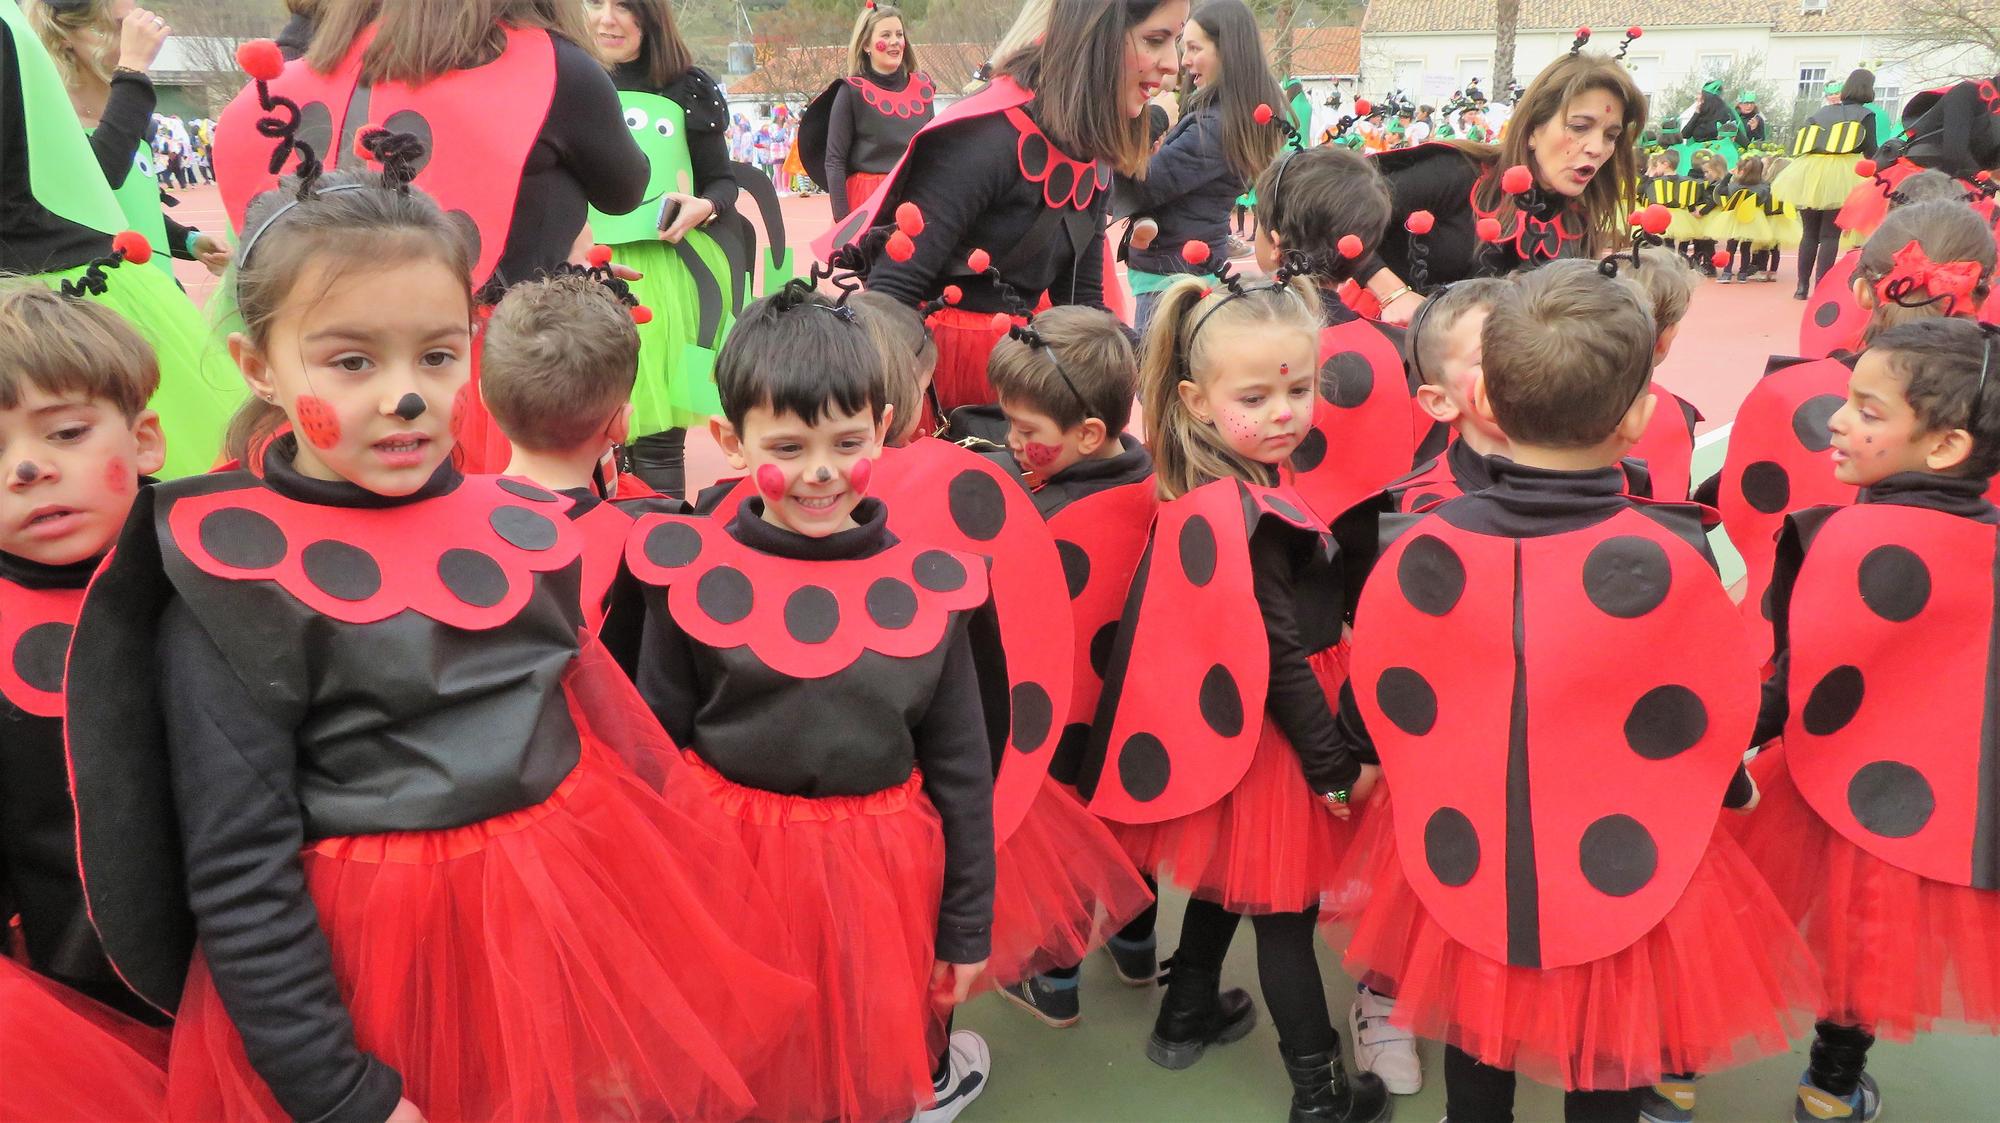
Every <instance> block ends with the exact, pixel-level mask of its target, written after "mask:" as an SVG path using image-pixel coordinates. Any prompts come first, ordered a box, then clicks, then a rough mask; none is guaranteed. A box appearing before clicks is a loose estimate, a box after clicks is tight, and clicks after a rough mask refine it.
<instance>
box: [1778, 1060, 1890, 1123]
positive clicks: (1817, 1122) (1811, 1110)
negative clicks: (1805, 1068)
mask: <svg viewBox="0 0 2000 1123" xmlns="http://www.w3.org/2000/svg"><path fill="white" fill-rule="evenodd" d="M1881 1116H1882V1090H1881V1089H1879V1088H1877V1087H1876V1086H1875V1078H1874V1077H1872V1076H1870V1075H1868V1074H1867V1073H1865V1072H1864V1073H1862V1074H1861V1083H1859V1084H1857V1085H1855V1087H1854V1091H1853V1092H1852V1093H1851V1094H1849V1095H1845V1096H1836V1095H1834V1094H1833V1093H1832V1092H1829V1091H1827V1090H1826V1089H1824V1088H1821V1087H1820V1086H1819V1085H1817V1084H1815V1083H1813V1081H1812V1073H1810V1072H1808V1073H1806V1074H1805V1075H1803V1076H1801V1077H1799V1096H1798V1099H1797V1101H1795V1102H1794V1103H1793V1104H1792V1120H1793V1123H1835V1121H1837V1123H1875V1120H1877V1119H1879V1118H1881Z"/></svg>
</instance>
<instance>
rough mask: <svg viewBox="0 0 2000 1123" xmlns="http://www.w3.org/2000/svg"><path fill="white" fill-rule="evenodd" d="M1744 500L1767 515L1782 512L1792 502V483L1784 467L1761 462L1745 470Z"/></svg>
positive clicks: (1768, 461)
mask: <svg viewBox="0 0 2000 1123" xmlns="http://www.w3.org/2000/svg"><path fill="white" fill-rule="evenodd" d="M1743 500H1744V502H1746V503H1748V504H1750V506H1752V507H1754V508H1756V509H1757V510H1759V511H1762V512H1764V513H1765V514H1767V515H1775V514H1778V513H1780V512H1782V511H1783V510H1784V509H1785V505H1786V504H1787V503H1790V502H1791V501H1792V481H1791V477H1789V476H1787V475H1785V468H1784V465H1782V464H1779V463H1778V462H1777V461H1775V460H1759V461H1757V462H1756V463H1755V464H1752V465H1750V466H1749V467H1747V468H1745V469H1743Z"/></svg>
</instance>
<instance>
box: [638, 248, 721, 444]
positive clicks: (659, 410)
mask: <svg viewBox="0 0 2000 1123" xmlns="http://www.w3.org/2000/svg"><path fill="white" fill-rule="evenodd" d="M685 241H686V244H687V245H688V246H690V247H692V248H693V250H694V252H695V254H696V255H697V256H698V257H700V259H701V260H702V262H703V263H704V264H705V265H707V266H708V272H709V275H710V276H711V277H713V278H714V280H715V284H716V286H717V289H718V291H719V292H720V294H721V302H722V303H721V308H722V315H721V319H720V320H719V321H718V323H717V326H716V330H715V337H714V338H713V339H712V340H709V341H707V342H708V343H709V344H710V346H707V347H704V346H702V345H701V341H700V340H698V339H697V336H698V335H699V333H700V328H701V295H700V290H699V288H697V282H696V279H695V277H694V276H693V275H692V274H691V273H690V272H689V270H688V267H687V265H686V264H684V263H683V261H682V259H681V256H680V252H679V251H678V250H676V249H675V248H674V247H673V246H670V245H668V244H667V243H665V242H662V241H658V240H654V241H650V242H625V243H621V244H619V245H615V246H612V247H611V260H613V261H615V262H617V263H618V264H620V265H629V266H631V267H632V268H634V269H637V270H638V271H639V272H640V273H641V274H643V276H641V277H640V278H639V279H638V280H636V281H632V282H630V284H631V286H632V295H633V296H635V297H637V298H638V300H639V303H640V304H642V305H644V306H646V307H647V308H650V309H652V312H653V318H652V319H651V320H650V321H648V322H647V323H643V324H640V325H639V378H638V381H637V382H636V383H635V384H634V385H633V387H632V406H633V415H632V435H633V436H634V437H643V436H648V435H651V434H653V433H659V432H663V431H665V430H667V429H685V428H688V427H689V426H692V425H700V424H701V423H702V422H704V421H706V420H708V419H709V418H711V417H714V416H716V415H718V414H720V413H721V412H722V400H721V399H720V398H718V397H717V396H716V393H715V353H716V351H718V350H720V349H721V348H722V340H723V339H724V338H725V337H726V336H727V335H728V333H729V325H730V324H731V323H733V322H734V317H732V316H731V315H730V312H729V309H730V299H731V293H730V279H729V258H728V256H727V255H725V254H724V253H723V252H722V247H721V246H719V245H716V243H715V240H714V239H713V238H710V237H709V236H708V235H707V234H705V233H703V232H702V231H699V230H693V231H690V232H689V233H688V235H687V238H686V240H685Z"/></svg>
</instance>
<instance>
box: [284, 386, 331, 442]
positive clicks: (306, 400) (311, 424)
mask: <svg viewBox="0 0 2000 1123" xmlns="http://www.w3.org/2000/svg"><path fill="white" fill-rule="evenodd" d="M293 408H294V409H295V410H297V412H298V416H297V417H296V418H294V419H293V420H294V421H295V423H296V424H297V425H298V427H299V431H300V432H301V433H303V434H305V438H306V440H309V441H311V442H312V446H313V447H314V448H317V449H328V448H332V447H333V446H334V445H337V444H339V443H340V418H338V417H336V416H334V413H333V407H332V406H330V405H328V404H326V402H325V400H324V399H321V398H316V397H314V396H312V395H311V394H300V395H299V400H298V401H297V402H294V403H293Z"/></svg>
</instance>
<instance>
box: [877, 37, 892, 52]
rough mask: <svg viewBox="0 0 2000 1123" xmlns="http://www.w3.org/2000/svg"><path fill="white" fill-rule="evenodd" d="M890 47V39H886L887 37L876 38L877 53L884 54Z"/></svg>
mask: <svg viewBox="0 0 2000 1123" xmlns="http://www.w3.org/2000/svg"><path fill="white" fill-rule="evenodd" d="M888 49H889V41H888V40H886V39H877V40H875V53H876V54H883V53H885V52H887V51H888Z"/></svg>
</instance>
